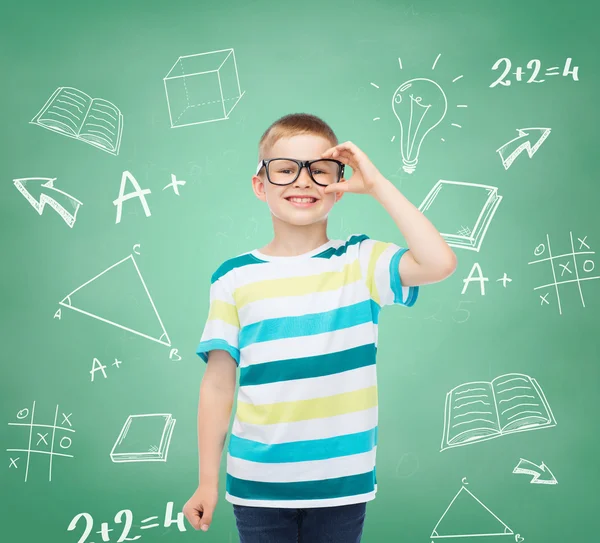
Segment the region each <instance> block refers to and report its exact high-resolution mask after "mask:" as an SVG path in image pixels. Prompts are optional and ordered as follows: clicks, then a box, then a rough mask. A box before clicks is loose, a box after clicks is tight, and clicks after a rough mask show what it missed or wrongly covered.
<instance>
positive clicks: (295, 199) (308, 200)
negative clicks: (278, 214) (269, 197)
mask: <svg viewBox="0 0 600 543" xmlns="http://www.w3.org/2000/svg"><path fill="white" fill-rule="evenodd" d="M286 200H287V201H288V202H292V203H294V204H314V203H315V202H316V201H317V199H316V198H313V197H312V196H302V197H300V196H288V197H287V198H286Z"/></svg>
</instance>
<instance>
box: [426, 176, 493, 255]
mask: <svg viewBox="0 0 600 543" xmlns="http://www.w3.org/2000/svg"><path fill="white" fill-rule="evenodd" d="M501 201H502V196H500V195H498V189H497V188H496V187H492V186H490V185H478V184H474V183H462V182H458V181H446V180H444V179H440V180H439V181H438V182H437V183H436V184H435V185H434V187H433V188H432V189H431V190H430V191H429V194H428V195H427V196H426V197H425V199H424V200H423V202H422V203H421V205H420V206H419V211H421V212H422V213H423V214H424V215H425V216H426V217H427V218H428V219H429V220H430V221H431V222H432V223H433V225H434V226H435V227H436V228H437V230H438V231H439V232H440V234H441V235H442V237H443V238H444V239H445V240H446V243H447V244H448V245H450V246H451V247H458V248H461V249H469V250H471V251H479V249H480V247H481V244H482V242H483V239H484V237H485V234H486V232H487V229H488V227H489V225H490V222H491V220H492V218H493V216H494V213H496V210H497V209H498V206H499V205H500V202H501Z"/></svg>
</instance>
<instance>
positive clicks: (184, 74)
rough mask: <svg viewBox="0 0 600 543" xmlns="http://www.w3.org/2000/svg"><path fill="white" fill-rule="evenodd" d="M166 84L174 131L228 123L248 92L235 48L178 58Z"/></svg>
mask: <svg viewBox="0 0 600 543" xmlns="http://www.w3.org/2000/svg"><path fill="white" fill-rule="evenodd" d="M164 83H165V93H166V95H167V106H168V107H169V117H170V119H171V128H179V127H181V126H190V125H193V124H201V123H209V122H212V121H223V120H226V119H228V118H229V114H230V113H231V111H232V110H233V108H234V107H235V106H236V105H237V103H238V102H239V101H240V99H241V98H242V96H243V95H244V92H245V91H244V92H242V91H241V90H240V80H239V77H238V71H237V64H236V62H235V53H234V51H233V49H221V50H219V51H210V52H208V53H198V54H197V55H186V56H182V57H179V59H178V60H177V62H176V63H175V64H174V65H173V67H172V68H171V69H170V70H169V73H168V74H167V76H166V77H165V78H164Z"/></svg>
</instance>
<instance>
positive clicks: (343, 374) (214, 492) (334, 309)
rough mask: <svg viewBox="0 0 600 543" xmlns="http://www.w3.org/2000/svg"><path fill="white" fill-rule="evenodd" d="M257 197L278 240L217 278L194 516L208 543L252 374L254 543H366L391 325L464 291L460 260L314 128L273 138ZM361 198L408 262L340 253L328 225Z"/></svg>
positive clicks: (309, 120)
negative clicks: (402, 314)
mask: <svg viewBox="0 0 600 543" xmlns="http://www.w3.org/2000/svg"><path fill="white" fill-rule="evenodd" d="M347 166H349V167H350V168H352V175H351V177H350V178H349V179H345V178H344V170H345V168H346V167H347ZM252 186H253V190H254V193H255V195H256V196H257V198H259V199H260V200H262V201H264V202H266V203H267V205H268V206H269V209H270V211H271V217H272V221H273V230H274V237H273V240H272V241H271V242H270V243H269V244H268V245H266V246H265V247H263V248H261V249H257V250H253V251H249V252H247V253H244V254H242V255H239V256H237V257H235V258H232V259H229V260H227V261H226V262H224V263H223V264H222V265H221V266H220V267H219V268H218V269H217V271H216V272H215V273H214V274H213V276H212V280H211V289H210V310H209V315H208V319H207V322H206V325H205V328H204V331H203V334H202V337H201V340H200V344H199V346H198V350H197V353H198V355H199V356H200V357H201V358H202V359H203V360H204V361H205V362H207V367H206V371H205V374H204V377H203V379H202V383H201V386H200V402H199V409H198V444H199V456H200V484H199V486H198V488H197V490H196V491H195V493H194V495H193V496H192V497H191V498H190V500H189V501H188V502H187V504H186V505H185V507H184V509H183V511H184V513H185V515H186V517H187V519H188V520H189V522H190V523H191V524H192V525H193V526H194V528H196V529H202V530H207V529H208V526H209V525H210V523H211V520H212V515H213V511H214V509H215V506H216V504H217V501H218V477H219V464H220V459H221V455H222V449H223V445H224V441H225V439H226V436H227V430H228V427H229V420H230V416H231V410H232V405H233V397H234V391H235V386H236V370H237V368H238V366H239V370H240V382H239V391H238V396H237V410H236V413H235V418H234V423H233V428H232V435H231V440H230V444H229V448H228V451H227V483H226V493H225V497H226V499H227V501H229V502H231V503H232V504H233V509H234V514H235V518H236V525H237V528H238V532H239V535H240V543H288V542H290V543H291V542H297V541H301V542H305V543H325V542H328V543H358V542H359V541H360V539H361V536H362V531H363V523H364V518H365V513H366V502H368V501H370V500H372V499H374V498H375V492H376V490H377V479H376V474H375V452H376V445H377V383H376V373H375V354H376V347H377V323H378V320H379V311H380V309H381V307H383V306H384V305H391V304H401V305H406V306H411V305H413V304H414V302H415V301H416V299H417V294H418V288H419V287H418V285H423V284H426V283H433V282H437V281H441V280H442V279H444V278H445V277H448V276H449V275H450V274H451V273H452V272H453V271H454V269H455V267H456V257H455V255H454V253H453V252H452V250H451V249H450V248H449V247H448V245H447V244H446V242H445V241H444V240H443V238H442V237H441V236H440V234H439V233H438V232H437V230H436V229H435V228H434V227H433V225H432V224H431V223H430V222H429V221H428V220H427V219H426V218H425V217H424V216H423V215H422V214H421V213H420V212H419V210H418V209H417V208H415V207H414V206H413V205H412V204H411V203H410V202H409V201H408V200H407V199H406V198H405V197H404V196H403V195H402V194H401V193H400V192H399V191H398V190H397V189H396V188H395V187H394V185H393V184H392V183H391V182H390V181H389V180H387V179H386V178H385V177H383V175H382V174H381V173H380V172H379V171H378V170H377V168H376V167H375V166H374V165H373V164H372V163H371V161H370V160H369V158H368V157H367V156H366V155H365V153H363V152H362V151H361V150H360V149H359V148H358V147H357V146H356V145H354V144H353V143H352V142H345V143H342V144H338V140H337V138H336V136H335V134H334V132H333V131H332V130H331V128H330V127H329V126H328V125H327V124H326V123H325V122H324V121H322V120H321V119H319V118H318V117H315V116H313V115H307V114H292V115H286V116H285V117H282V118H281V119H279V120H277V121H275V122H274V123H273V124H272V125H271V126H270V127H269V128H268V129H267V130H266V132H265V133H264V134H263V136H262V138H261V140H260V144H259V165H258V169H257V172H256V174H255V175H254V176H253V177H252ZM345 192H353V193H359V194H365V195H369V196H372V197H373V198H375V199H376V200H377V201H378V202H379V203H381V205H382V206H383V207H384V208H385V209H386V211H387V212H388V213H389V214H390V215H391V217H392V219H393V220H394V222H395V223H396V225H397V226H398V229H399V230H400V232H401V233H402V235H403V236H404V238H405V239H406V241H407V245H408V249H403V248H400V247H399V246H397V245H395V244H393V243H383V242H380V241H374V240H371V239H369V238H368V237H367V236H365V235H353V236H350V237H349V238H348V239H346V240H345V241H343V240H330V239H328V238H327V233H326V230H327V215H328V213H329V211H330V210H331V208H332V207H333V205H334V204H335V203H336V202H337V201H339V200H340V198H341V197H342V196H343V194H344V193H345Z"/></svg>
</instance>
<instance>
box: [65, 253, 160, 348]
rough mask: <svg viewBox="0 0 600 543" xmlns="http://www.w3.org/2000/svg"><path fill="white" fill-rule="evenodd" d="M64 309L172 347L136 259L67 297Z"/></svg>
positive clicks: (125, 260) (99, 275)
mask: <svg viewBox="0 0 600 543" xmlns="http://www.w3.org/2000/svg"><path fill="white" fill-rule="evenodd" d="M60 305H62V306H64V307H68V308H69V309H72V310H74V311H77V312H79V313H82V314H84V315H87V316H88V317H92V318H94V319H97V320H100V321H102V322H105V323H107V324H111V325H113V326H116V327H117V328H121V329H123V330H127V331H129V332H132V333H134V334H137V335H139V336H142V337H144V338H146V339H150V340H152V341H156V342H157V343H161V344H162V345H166V346H167V347H170V346H171V340H170V339H169V335H168V334H167V331H166V330H165V327H164V326H163V323H162V320H161V318H160V315H159V314H158V311H157V310H156V306H155V305H154V301H153V300H152V296H151V295H150V292H149V290H148V288H147V287H146V283H145V281H144V279H143V277H142V274H141V272H140V270H139V268H138V266H137V263H136V262H135V260H134V258H133V255H129V256H128V257H126V258H124V259H123V260H121V261H119V262H117V263H116V264H113V265H112V266H110V267H109V268H107V269H105V270H104V271H102V272H101V273H99V274H98V275H96V276H95V277H92V279H90V280H89V281H87V282H86V283H84V284H83V285H81V286H79V287H78V288H76V289H75V290H74V291H73V292H71V293H69V294H67V295H66V296H65V297H64V298H63V300H62V301H61V302H60Z"/></svg>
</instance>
